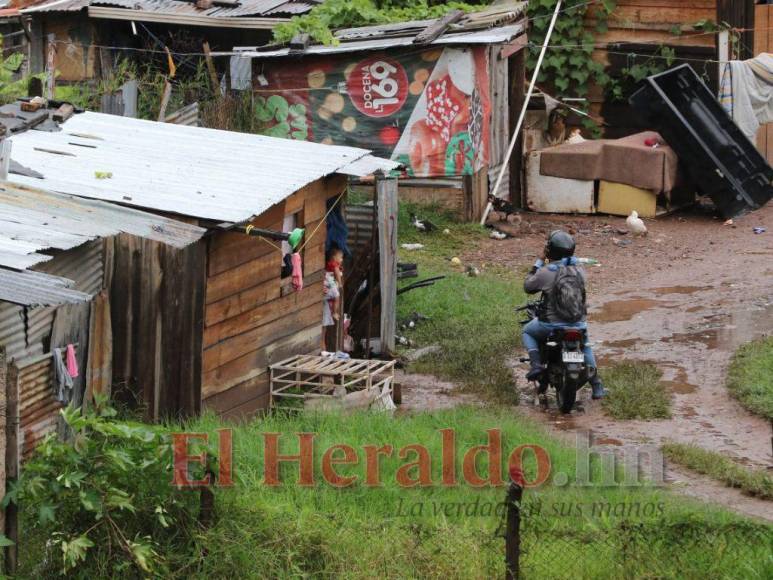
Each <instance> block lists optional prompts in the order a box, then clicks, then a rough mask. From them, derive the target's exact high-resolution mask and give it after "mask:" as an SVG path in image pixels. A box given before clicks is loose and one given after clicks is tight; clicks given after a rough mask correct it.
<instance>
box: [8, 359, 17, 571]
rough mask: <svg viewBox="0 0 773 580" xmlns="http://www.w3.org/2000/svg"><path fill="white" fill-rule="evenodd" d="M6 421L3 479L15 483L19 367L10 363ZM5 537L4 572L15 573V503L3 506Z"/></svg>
mask: <svg viewBox="0 0 773 580" xmlns="http://www.w3.org/2000/svg"><path fill="white" fill-rule="evenodd" d="M5 386H6V395H5V399H6V407H5V410H6V422H5V481H6V485H7V484H9V483H16V481H17V480H18V479H19V369H18V368H17V367H16V365H14V364H11V365H10V366H9V367H8V371H7V374H6V385H5ZM5 537H6V538H8V539H9V540H11V541H12V542H13V543H14V544H13V546H7V547H6V548H5V573H6V574H7V575H13V574H15V573H16V564H17V561H18V554H19V508H18V506H17V505H16V504H15V503H11V504H8V507H7V508H5Z"/></svg>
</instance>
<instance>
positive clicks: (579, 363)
mask: <svg viewBox="0 0 773 580" xmlns="http://www.w3.org/2000/svg"><path fill="white" fill-rule="evenodd" d="M540 306H541V305H540V303H539V302H529V303H527V304H526V305H524V306H521V307H520V308H517V309H516V312H523V311H525V312H526V314H527V316H528V318H527V319H526V320H522V321H521V325H526V324H528V323H529V322H530V321H531V320H532V319H534V318H538V317H539V309H540ZM586 341H587V336H586V331H585V330H584V329H582V330H581V329H575V328H559V329H556V330H554V331H553V332H551V334H550V336H549V337H548V339H547V340H546V341H545V342H544V343H542V344H540V358H541V360H542V363H543V365H545V372H544V373H542V376H541V377H540V379H539V380H538V381H537V385H538V386H537V392H538V393H539V395H540V396H542V395H544V394H545V393H546V392H547V390H548V387H550V386H551V385H552V386H553V388H555V390H556V402H557V403H558V408H559V409H560V410H561V412H562V413H570V412H571V411H572V408H573V407H574V403H575V401H576V400H577V391H579V390H580V389H581V388H582V387H583V386H585V384H586V383H587V382H588V378H589V377H588V368H587V365H586V364H585V353H584V349H585V343H586ZM528 360H529V359H528V358H522V359H521V362H528Z"/></svg>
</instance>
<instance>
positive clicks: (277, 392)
mask: <svg viewBox="0 0 773 580" xmlns="http://www.w3.org/2000/svg"><path fill="white" fill-rule="evenodd" d="M269 372H270V378H271V383H270V385H271V402H270V404H271V407H287V408H294V409H300V408H322V407H336V406H338V407H341V408H347V407H349V408H351V407H355V406H357V407H362V406H367V405H366V403H367V401H369V400H371V399H375V398H377V397H378V396H381V395H384V394H385V393H388V394H389V396H390V397H391V396H392V392H393V384H394V376H395V361H382V360H362V359H349V360H342V359H337V358H328V357H321V356H311V355H295V356H293V357H290V358H288V359H286V360H283V361H281V362H279V363H276V364H273V365H271V366H270V367H269ZM315 400H316V401H315ZM299 402H301V403H303V405H302V407H301V406H299V405H298V403H299ZM292 403H295V404H294V405H293V404H292Z"/></svg>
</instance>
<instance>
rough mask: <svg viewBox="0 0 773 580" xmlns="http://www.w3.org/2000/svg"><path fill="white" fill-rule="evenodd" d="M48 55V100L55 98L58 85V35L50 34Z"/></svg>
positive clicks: (48, 37)
mask: <svg viewBox="0 0 773 580" xmlns="http://www.w3.org/2000/svg"><path fill="white" fill-rule="evenodd" d="M47 39H48V54H47V56H46V98H47V99H49V100H51V99H53V98H54V86H55V83H56V35H55V34H49V35H48V36H47Z"/></svg>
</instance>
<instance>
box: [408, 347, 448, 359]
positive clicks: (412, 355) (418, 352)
mask: <svg viewBox="0 0 773 580" xmlns="http://www.w3.org/2000/svg"><path fill="white" fill-rule="evenodd" d="M442 351H443V347H442V346H440V345H439V344H431V345H429V346H423V347H421V348H417V349H415V350H409V351H408V352H406V353H405V354H404V355H403V358H404V359H405V360H406V362H415V361H417V360H419V359H420V358H422V357H425V356H427V355H430V354H438V353H440V352H442Z"/></svg>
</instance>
